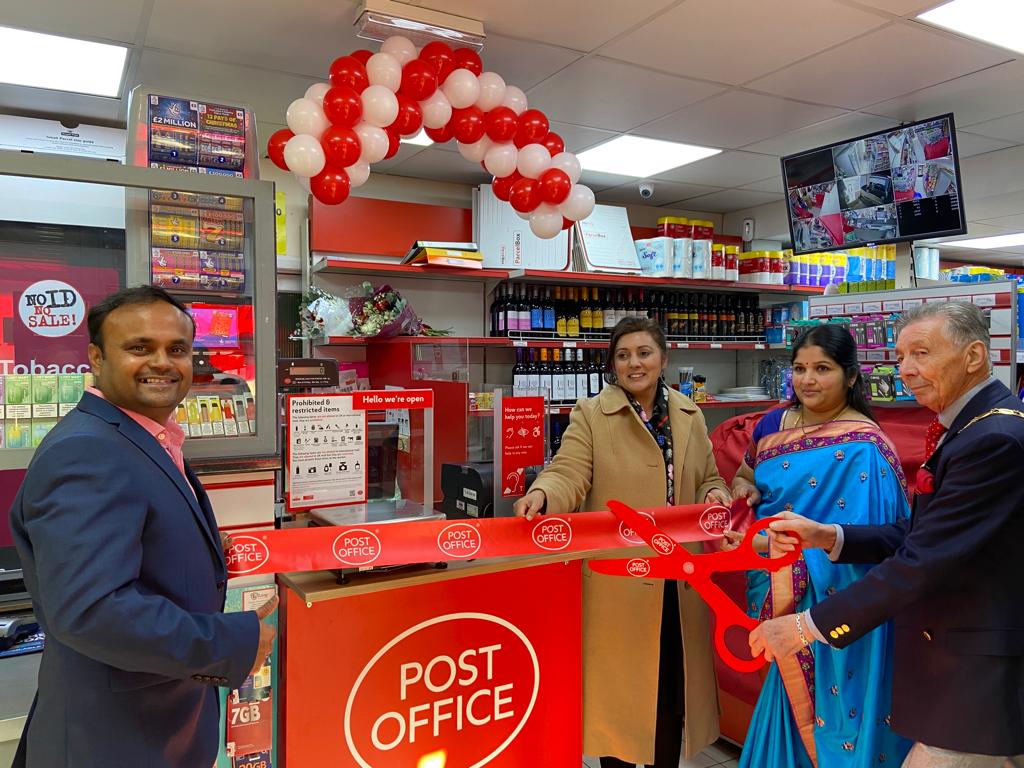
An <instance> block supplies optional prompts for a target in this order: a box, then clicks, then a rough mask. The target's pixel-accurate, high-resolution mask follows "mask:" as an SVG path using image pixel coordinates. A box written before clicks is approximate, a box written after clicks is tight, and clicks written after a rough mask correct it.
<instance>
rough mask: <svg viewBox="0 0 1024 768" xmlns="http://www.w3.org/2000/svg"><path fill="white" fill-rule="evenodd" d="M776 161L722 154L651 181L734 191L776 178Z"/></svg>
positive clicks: (737, 154)
mask: <svg viewBox="0 0 1024 768" xmlns="http://www.w3.org/2000/svg"><path fill="white" fill-rule="evenodd" d="M779 170H780V169H779V158H777V157H772V156H771V155H758V154H754V153H753V152H723V153H722V154H720V155H715V156H714V157H709V158H707V159H705V160H700V161H698V162H696V163H690V164H689V165H684V166H681V167H679V168H673V169H672V170H671V171H665V172H664V173H659V174H658V175H657V176H656V177H655V181H658V180H664V181H678V182H685V183H689V184H707V185H708V186H712V187H738V186H740V185H741V184H749V183H750V182H752V181H759V180H761V179H767V178H770V177H772V176H778V175H779Z"/></svg>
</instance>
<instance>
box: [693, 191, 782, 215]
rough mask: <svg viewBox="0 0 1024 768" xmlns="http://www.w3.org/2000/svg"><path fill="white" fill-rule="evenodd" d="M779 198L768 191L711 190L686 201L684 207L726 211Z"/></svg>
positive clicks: (778, 195) (738, 209)
mask: <svg viewBox="0 0 1024 768" xmlns="http://www.w3.org/2000/svg"><path fill="white" fill-rule="evenodd" d="M781 199H782V195H781V194H776V195H773V194H770V193H768V192H754V191H752V190H747V189H723V190H722V191H721V192H712V193H711V194H710V195H704V196H702V197H694V198H691V199H690V200H687V201H686V207H687V208H693V209H695V210H698V211H713V212H715V213H728V212H729V211H740V210H743V209H744V208H753V207H755V206H758V205H764V204H765V203H773V202H775V201H776V200H781Z"/></svg>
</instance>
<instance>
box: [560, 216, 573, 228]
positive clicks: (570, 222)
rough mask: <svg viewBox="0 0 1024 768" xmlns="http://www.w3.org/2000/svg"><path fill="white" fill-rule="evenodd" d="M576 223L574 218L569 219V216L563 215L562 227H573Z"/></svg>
mask: <svg viewBox="0 0 1024 768" xmlns="http://www.w3.org/2000/svg"><path fill="white" fill-rule="evenodd" d="M575 223H576V222H575V221H573V220H572V219H567V218H565V216H563V217H562V229H568V228H569V227H571V226H572V225H573V224H575Z"/></svg>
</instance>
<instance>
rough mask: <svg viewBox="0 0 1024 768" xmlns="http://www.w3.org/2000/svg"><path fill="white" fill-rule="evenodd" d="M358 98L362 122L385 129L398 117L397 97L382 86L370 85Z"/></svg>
mask: <svg viewBox="0 0 1024 768" xmlns="http://www.w3.org/2000/svg"><path fill="white" fill-rule="evenodd" d="M359 98H360V99H361V100H362V102H363V120H365V121H366V122H368V123H369V124H370V125H376V126H377V127H378V128H385V127H386V126H389V125H391V124H392V123H393V122H395V118H396V117H398V97H397V96H395V94H394V91H389V90H388V89H387V88H385V87H384V86H383V85H371V86H369V87H368V88H367V89H366V90H365V91H363V92H362V93H361V94H360V96H359Z"/></svg>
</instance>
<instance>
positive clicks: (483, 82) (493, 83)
mask: <svg viewBox="0 0 1024 768" xmlns="http://www.w3.org/2000/svg"><path fill="white" fill-rule="evenodd" d="M477 79H478V80H479V81H480V95H479V96H478V97H477V100H476V105H477V106H478V107H480V109H482V110H483V111H484V112H490V111H491V110H492V109H494V108H495V107H500V106H501V100H502V99H504V98H505V79H504V78H503V77H502V76H501V75H499V74H498V73H497V72H483V73H481V75H480V77H479V78H477Z"/></svg>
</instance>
